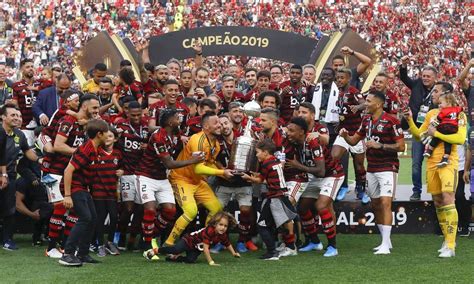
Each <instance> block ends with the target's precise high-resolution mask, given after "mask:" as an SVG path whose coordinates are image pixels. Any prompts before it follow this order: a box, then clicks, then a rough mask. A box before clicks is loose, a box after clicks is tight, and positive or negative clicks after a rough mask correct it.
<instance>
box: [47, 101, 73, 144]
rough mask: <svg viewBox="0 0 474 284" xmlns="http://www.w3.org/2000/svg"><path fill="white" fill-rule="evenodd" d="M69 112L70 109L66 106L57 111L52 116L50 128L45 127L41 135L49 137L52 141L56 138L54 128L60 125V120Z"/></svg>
mask: <svg viewBox="0 0 474 284" xmlns="http://www.w3.org/2000/svg"><path fill="white" fill-rule="evenodd" d="M67 111H68V108H67V107H66V106H65V105H62V106H61V107H60V108H59V109H57V110H56V111H55V112H54V113H53V115H52V116H51V119H50V120H49V123H48V126H46V127H44V128H43V130H42V131H41V133H42V134H43V135H47V136H49V137H50V138H51V139H52V138H54V137H53V134H54V128H55V127H56V126H57V125H58V123H59V120H60V119H61V118H63V117H64V116H65V115H66V114H67Z"/></svg>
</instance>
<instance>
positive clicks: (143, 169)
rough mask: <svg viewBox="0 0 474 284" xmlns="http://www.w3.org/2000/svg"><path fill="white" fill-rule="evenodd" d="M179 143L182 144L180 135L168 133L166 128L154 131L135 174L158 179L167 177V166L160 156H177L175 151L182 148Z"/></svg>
mask: <svg viewBox="0 0 474 284" xmlns="http://www.w3.org/2000/svg"><path fill="white" fill-rule="evenodd" d="M179 144H181V139H179V136H177V135H168V133H167V132H166V130H165V129H164V128H160V129H159V130H156V131H155V132H153V134H151V137H150V140H149V141H148V145H147V148H146V150H145V152H144V153H143V156H142V158H141V160H140V162H139V164H138V167H137V170H136V171H135V174H136V175H142V176H146V177H149V178H152V179H157V180H163V179H166V178H167V175H166V170H167V168H166V167H165V165H164V164H163V162H161V159H160V158H164V157H168V156H172V157H173V156H175V152H178V153H179V149H180V148H182V146H180V145H179Z"/></svg>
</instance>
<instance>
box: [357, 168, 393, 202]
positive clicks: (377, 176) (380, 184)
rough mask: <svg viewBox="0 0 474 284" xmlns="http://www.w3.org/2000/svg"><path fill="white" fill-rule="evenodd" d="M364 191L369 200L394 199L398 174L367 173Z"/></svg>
mask: <svg viewBox="0 0 474 284" xmlns="http://www.w3.org/2000/svg"><path fill="white" fill-rule="evenodd" d="M366 178H367V184H366V187H365V189H366V191H367V194H368V195H369V197H370V198H379V197H381V196H383V197H395V190H396V188H397V178H398V173H396V172H378V173H369V172H368V173H367V175H366Z"/></svg>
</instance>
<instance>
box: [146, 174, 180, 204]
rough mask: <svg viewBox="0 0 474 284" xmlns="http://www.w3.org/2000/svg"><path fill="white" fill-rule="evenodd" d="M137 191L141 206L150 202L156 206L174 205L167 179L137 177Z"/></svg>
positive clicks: (171, 190) (172, 194) (171, 189)
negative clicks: (154, 202)
mask: <svg viewBox="0 0 474 284" xmlns="http://www.w3.org/2000/svg"><path fill="white" fill-rule="evenodd" d="M137 189H138V197H139V199H140V203H141V204H145V203H148V202H152V201H156V203H157V204H163V203H172V204H175V201H174V193H173V188H172V187H171V183H170V181H169V180H168V179H161V180H159V179H152V178H149V177H145V176H137Z"/></svg>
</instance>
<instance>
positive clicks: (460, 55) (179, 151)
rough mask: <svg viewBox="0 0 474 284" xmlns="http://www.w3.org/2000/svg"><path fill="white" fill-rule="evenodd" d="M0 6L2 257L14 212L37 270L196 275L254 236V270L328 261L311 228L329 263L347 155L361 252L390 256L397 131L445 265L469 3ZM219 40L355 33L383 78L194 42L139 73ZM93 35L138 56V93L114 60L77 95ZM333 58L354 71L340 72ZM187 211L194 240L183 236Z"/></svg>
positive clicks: (364, 61) (468, 84)
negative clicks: (244, 147) (81, 53)
mask: <svg viewBox="0 0 474 284" xmlns="http://www.w3.org/2000/svg"><path fill="white" fill-rule="evenodd" d="M392 2H395V1H392ZM428 7H429V8H428ZM2 9H3V15H2V17H3V21H2V22H1V23H2V24H3V29H2V31H3V36H4V37H5V40H4V42H3V44H2V49H1V50H0V56H1V57H2V58H0V62H1V64H0V83H1V84H0V85H1V86H0V87H1V94H0V105H2V108H1V112H0V114H1V118H2V128H1V130H2V131H1V132H0V151H3V152H0V155H1V156H0V157H1V159H0V170H1V174H2V177H1V179H0V187H1V188H2V189H3V190H2V191H1V192H0V194H1V197H0V198H1V199H0V202H2V203H1V205H0V206H1V207H0V209H1V213H2V215H1V218H2V221H3V227H2V229H3V232H2V239H3V248H4V249H7V250H16V249H18V248H17V246H16V244H15V242H14V240H13V232H14V228H15V220H14V214H15V211H18V212H20V213H21V214H24V215H26V216H28V217H31V218H32V219H33V220H35V232H34V235H33V243H34V245H42V243H43V241H47V248H46V249H45V254H46V256H48V257H51V258H58V259H59V261H60V263H61V264H63V265H70V266H79V265H82V263H84V262H91V263H94V262H97V260H95V259H94V258H92V257H90V255H89V251H90V250H92V251H94V252H97V255H98V256H100V257H104V256H106V255H107V254H112V255H118V254H120V250H125V249H128V250H136V249H137V246H139V249H140V250H142V251H144V256H145V257H146V258H147V259H150V260H154V259H157V258H158V254H165V255H168V257H167V260H170V261H179V262H183V261H184V262H195V261H196V259H197V257H198V256H199V254H200V253H201V252H204V255H205V257H206V260H207V261H208V263H209V264H210V265H215V262H214V261H213V260H212V257H211V254H210V251H214V252H218V251H219V250H222V249H223V248H224V247H225V248H227V249H228V250H229V252H230V253H232V254H233V255H234V256H236V257H239V256H240V253H244V252H246V251H248V250H252V251H253V250H258V247H257V245H256V242H255V238H254V237H255V236H256V235H257V234H258V235H260V237H261V239H262V241H263V243H264V244H265V247H266V250H267V251H266V253H265V254H264V255H262V258H263V259H278V258H280V257H285V256H293V255H297V254H298V252H306V251H312V250H323V245H322V242H321V241H320V239H319V237H318V233H319V231H320V229H319V227H320V225H319V224H320V223H321V227H322V231H323V233H324V234H325V235H326V237H327V246H326V248H325V249H326V251H325V253H324V256H326V257H333V256H336V255H337V254H338V250H337V245H336V227H335V222H334V218H335V212H334V209H333V202H334V201H336V200H342V199H344V196H345V193H346V192H347V190H348V186H347V178H345V177H347V175H348V174H347V171H348V166H347V155H346V153H350V154H351V155H352V157H353V160H354V169H355V173H356V192H357V198H358V199H360V200H361V201H362V202H363V203H368V202H370V203H371V206H372V208H373V210H374V212H375V214H376V220H377V226H378V229H379V231H380V233H381V236H382V243H381V245H380V246H378V247H377V248H375V252H374V253H375V254H390V249H391V248H392V244H391V241H390V234H391V228H392V213H391V212H392V211H391V203H392V199H393V197H394V193H395V190H396V186H397V184H396V180H397V173H398V168H399V161H398V152H403V151H404V150H405V143H404V135H403V131H402V128H404V129H410V131H411V133H412V134H413V136H414V137H415V138H417V139H418V140H420V142H416V141H414V142H413V146H412V152H413V153H412V155H413V185H414V188H413V195H412V197H411V199H412V200H415V201H416V200H419V199H420V192H421V184H422V182H421V165H422V162H423V158H425V159H427V168H428V174H427V176H428V181H429V182H428V192H429V193H431V194H432V195H433V200H434V203H435V207H436V213H437V216H438V221H439V224H440V227H441V230H442V233H443V235H444V237H445V241H444V243H443V246H442V248H441V249H440V257H453V256H454V255H455V238H456V233H457V232H458V220H459V232H460V235H464V236H465V235H469V229H468V226H469V220H470V216H471V212H470V210H471V209H470V208H471V204H470V202H469V201H468V200H466V199H465V198H464V196H463V193H464V191H463V190H464V182H469V181H470V178H471V172H470V166H471V164H470V161H471V156H470V153H471V152H470V149H469V147H468V146H467V145H468V143H466V140H469V139H467V138H470V134H469V133H470V131H468V127H467V126H468V123H469V119H468V118H467V116H466V115H465V114H464V113H465V112H467V114H468V115H471V111H470V106H471V105H470V104H466V103H465V102H466V99H465V98H466V97H468V98H469V94H470V93H472V77H473V72H472V71H473V70H474V69H473V68H474V61H473V60H472V59H470V58H471V54H470V53H471V50H472V48H471V45H470V41H471V40H472V28H466V27H472V17H473V15H472V10H470V9H471V8H470V6H469V5H468V4H466V3H464V2H462V3H452V2H447V1H446V2H442V3H440V4H437V5H430V6H428V5H423V4H395V3H392V4H373V3H372V2H369V4H368V5H361V4H348V3H339V4H327V5H323V4H322V3H317V2H310V3H309V4H302V3H296V2H290V1H288V3H287V2H282V3H279V4H278V3H274V5H271V4H269V3H266V4H265V3H258V4H242V3H235V2H226V3H219V2H209V1H205V2H196V3H189V4H186V5H185V4H182V3H172V2H166V3H161V2H160V3H154V4H149V3H144V2H140V3H133V2H132V3H126V4H125V3H123V1H116V3H115V4H104V3H98V4H93V3H88V4H79V3H75V2H70V3H67V2H61V4H58V5H55V4H54V2H50V1H21V2H18V3H10V4H7V3H4V4H3V7H2ZM415 15H416V16H415ZM214 25H244V26H258V27H266V28H272V29H279V30H284V31H289V32H296V33H300V34H303V35H305V36H310V37H320V36H321V35H322V34H323V33H329V34H330V33H332V32H334V31H339V30H342V29H345V28H351V29H353V30H355V31H357V32H358V33H359V34H360V35H361V36H362V37H363V38H365V39H366V40H368V41H369V42H370V43H372V44H373V45H374V46H375V48H376V49H377V51H378V52H379V53H380V54H381V58H380V60H381V63H382V67H383V70H384V72H381V73H379V74H378V75H377V76H376V78H375V80H374V83H373V86H372V88H371V90H370V92H368V93H363V94H362V93H360V91H359V90H358V87H359V86H358V82H359V80H358V78H359V76H361V74H363V73H364V72H365V71H366V69H367V68H368V67H369V65H370V64H371V60H370V58H368V57H366V56H364V55H363V54H361V53H359V52H357V50H352V49H351V48H350V47H344V48H342V49H341V51H340V53H341V54H340V55H338V56H335V57H334V58H332V60H331V63H332V66H331V67H328V68H325V69H323V70H322V73H321V78H320V82H314V80H315V75H314V74H315V67H314V66H312V65H305V66H299V65H290V64H288V63H281V62H275V61H270V60H267V59H255V58H243V57H239V58H236V57H232V56H226V57H206V58H203V56H202V49H203V47H201V46H199V45H197V46H194V51H195V53H196V55H195V58H194V59H189V60H186V61H184V62H180V61H177V60H175V59H171V58H170V61H169V62H168V63H167V64H166V65H157V66H154V65H152V64H151V63H149V62H148V59H147V56H146V55H145V52H143V50H146V42H147V39H148V38H149V37H150V36H153V35H159V34H162V33H167V32H170V31H173V30H179V29H182V28H195V27H201V26H214ZM102 30H106V31H108V32H109V33H111V34H118V35H119V36H121V37H128V38H131V39H132V41H133V42H134V43H135V44H136V46H137V47H139V51H141V53H142V55H143V61H144V64H142V65H141V66H140V68H141V71H142V73H143V76H141V78H135V75H134V73H133V71H132V70H131V68H130V66H131V63H130V62H129V61H127V60H123V61H122V62H120V70H116V76H115V77H114V78H110V77H108V76H106V74H107V72H108V71H110V70H108V69H107V66H106V65H105V64H103V63H97V64H96V65H95V67H94V68H93V70H91V72H90V74H88V76H89V77H88V81H87V82H86V83H85V84H83V85H82V86H81V85H79V84H78V82H77V80H74V78H73V76H72V73H71V68H72V67H73V66H74V64H75V63H74V60H73V56H72V55H73V54H74V52H77V51H78V50H80V48H81V47H82V46H83V45H84V43H85V42H87V40H89V39H91V38H93V37H94V36H95V35H96V34H97V33H98V32H99V31H102ZM204 48H205V47H204ZM346 56H354V57H355V58H356V59H357V60H359V61H360V63H359V65H358V66H357V67H356V68H353V69H348V68H345V63H346V62H345V60H344V57H346ZM114 71H115V70H114ZM463 93H464V94H465V96H464V95H461V94H463ZM471 95H472V94H471ZM252 102H253V104H254V105H259V106H260V108H261V109H262V111H261V112H262V113H261V116H260V117H259V118H250V117H248V116H246V115H245V114H244V112H243V106H244V103H252ZM459 106H462V107H459ZM463 111H464V112H463ZM247 126H249V127H247ZM245 132H249V133H251V135H252V136H253V137H254V138H255V139H257V140H258V143H257V145H256V158H257V159H258V161H259V169H258V173H257V172H246V173H242V172H238V171H235V170H234V169H232V168H230V167H229V166H230V160H231V157H232V153H231V152H232V151H231V149H232V146H233V144H235V143H237V142H236V141H238V140H237V138H238V137H240V136H242V135H243V134H244V133H245ZM439 140H441V142H443V143H439V142H440V141H439ZM415 145H416V146H415ZM456 145H463V146H459V147H456ZM471 145H472V144H471ZM449 149H450V150H449ZM21 153H23V154H21ZM462 157H465V159H462ZM365 158H367V168H365V166H364V161H365ZM458 170H459V175H458ZM17 175H19V176H20V177H19V178H18V177H17ZM458 182H459V186H455V185H458ZM117 183H118V184H119V186H117ZM262 184H264V185H262ZM231 198H232V199H234V200H237V201H238V203H239V209H240V218H239V222H238V232H239V237H238V241H237V244H236V250H234V248H233V246H232V244H231V243H230V241H229V240H228V237H227V234H226V231H227V228H228V227H229V226H230V225H232V224H234V223H236V221H235V220H234V219H233V217H232V216H230V215H228V214H225V213H223V212H222V209H223V208H224V207H225V206H226V205H227V203H228V202H229V200H230V199H231ZM198 211H199V216H200V218H201V220H200V221H201V222H200V223H201V224H206V226H205V227H204V228H203V229H201V230H199V231H197V232H194V233H191V234H186V233H185V232H188V231H186V230H187V228H189V227H194V226H189V224H190V223H192V222H193V221H194V219H195V218H196V216H197V215H198ZM257 211H258V212H259V213H260V214H259V217H258V218H257ZM458 214H459V217H458ZM132 216H133V217H132ZM206 216H207V218H206ZM106 219H108V220H109V221H108V223H109V226H107V227H105V226H104V223H105V220H106ZM129 223H130V224H129ZM295 223H299V224H300V227H301V228H302V229H300V230H298V227H299V226H296V225H295ZM188 230H189V229H188ZM300 231H301V232H300ZM276 232H279V235H278V234H277V233H276ZM116 236H117V237H116ZM138 236H140V238H138ZM181 236H183V237H182V238H180V237H181ZM277 236H278V237H280V236H281V239H282V241H281V242H280V244H279V245H278V247H277V246H276V243H277V242H276V238H275V237H277ZM158 243H160V245H158ZM76 251H77V253H76ZM183 252H186V256H180V255H179V254H181V253H183Z"/></svg>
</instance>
